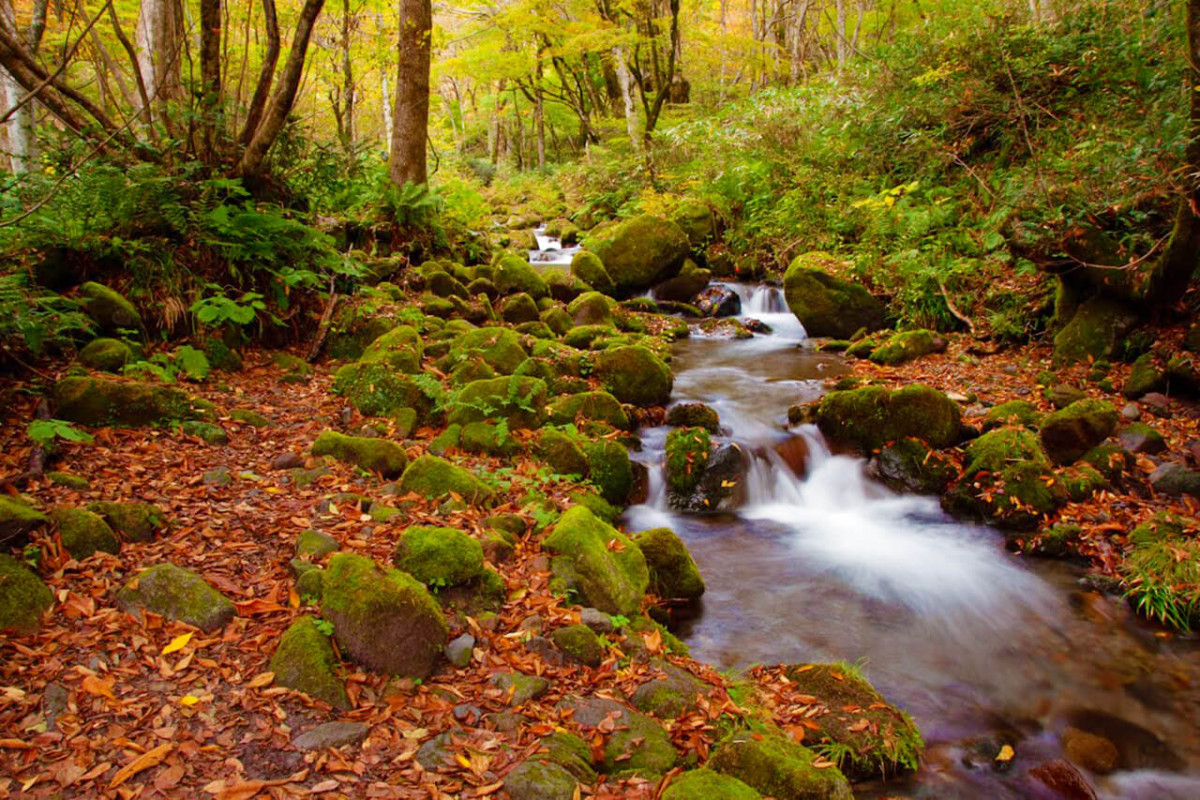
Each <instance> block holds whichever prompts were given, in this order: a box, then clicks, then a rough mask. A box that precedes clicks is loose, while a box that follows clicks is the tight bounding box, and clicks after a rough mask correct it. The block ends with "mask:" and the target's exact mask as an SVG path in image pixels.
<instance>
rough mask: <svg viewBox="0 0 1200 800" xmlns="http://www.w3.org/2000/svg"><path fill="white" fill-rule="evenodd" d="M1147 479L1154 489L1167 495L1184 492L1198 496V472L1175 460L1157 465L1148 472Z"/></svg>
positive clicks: (1180, 495)
mask: <svg viewBox="0 0 1200 800" xmlns="http://www.w3.org/2000/svg"><path fill="white" fill-rule="evenodd" d="M1149 480H1150V485H1151V486H1153V487H1154V491H1156V492H1159V493H1161V494H1165V495H1167V496H1169V497H1182V496H1183V495H1185V494H1190V495H1191V496H1192V497H1200V472H1197V471H1196V470H1194V469H1190V468H1189V467H1186V466H1184V465H1183V464H1180V463H1179V462H1177V461H1168V462H1166V463H1164V464H1161V465H1159V467H1158V469H1156V470H1154V472H1151V473H1150V478H1149Z"/></svg>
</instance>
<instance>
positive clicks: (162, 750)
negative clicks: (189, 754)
mask: <svg viewBox="0 0 1200 800" xmlns="http://www.w3.org/2000/svg"><path fill="white" fill-rule="evenodd" d="M174 749H175V745H173V744H160V745H159V746H158V747H156V748H154V749H153V750H147V751H146V752H145V753H142V754H141V755H140V756H138V757H137V758H135V759H134V760H133V761H131V762H130V763H128V764H126V765H125V766H123V767H121V769H119V770H117V774H116V775H114V776H113V779H112V780H111V781H110V782H109V784H108V788H110V789H115V788H117V787H118V786H120V785H121V784H122V783H124V782H125V781H127V780H129V779H130V778H132V777H133V776H134V775H137V774H138V773H139V772H143V771H145V770H148V769H150V768H151V767H156V766H158V765H159V764H161V763H162V762H163V759H164V758H166V757H167V755H168V754H169V753H170V752H171V751H172V750H174Z"/></svg>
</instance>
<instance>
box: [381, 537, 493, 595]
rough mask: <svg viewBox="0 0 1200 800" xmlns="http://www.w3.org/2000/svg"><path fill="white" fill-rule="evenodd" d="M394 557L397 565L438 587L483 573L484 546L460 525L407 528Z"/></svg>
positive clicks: (470, 579) (455, 583)
mask: <svg viewBox="0 0 1200 800" xmlns="http://www.w3.org/2000/svg"><path fill="white" fill-rule="evenodd" d="M393 558H394V561H395V564H396V566H397V567H399V568H400V569H402V570H404V571H405V572H407V573H408V574H409V575H412V576H413V577H414V578H416V579H417V580H419V581H420V582H421V583H423V584H425V585H426V586H431V587H433V588H435V589H442V588H446V587H450V586H458V585H460V584H464V583H467V582H469V581H472V580H474V579H476V578H478V577H479V576H480V575H482V574H483V546H482V545H480V544H479V542H477V541H476V540H474V539H472V538H471V537H470V536H468V535H467V534H465V533H463V532H462V531H460V530H457V529H456V528H437V527H432V526H427V525H414V526H413V527H411V528H406V529H405V530H404V532H403V533H401V534H400V538H399V540H397V542H396V552H395V555H394V556H393Z"/></svg>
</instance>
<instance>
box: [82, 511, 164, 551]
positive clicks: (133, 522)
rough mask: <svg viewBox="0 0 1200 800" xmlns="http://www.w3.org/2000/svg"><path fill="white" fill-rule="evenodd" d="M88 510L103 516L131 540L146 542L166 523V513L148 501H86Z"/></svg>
mask: <svg viewBox="0 0 1200 800" xmlns="http://www.w3.org/2000/svg"><path fill="white" fill-rule="evenodd" d="M88 510H89V511H94V512H95V513H97V514H99V515H100V516H102V517H104V519H105V520H107V521H108V524H109V525H110V526H112V528H113V529H114V530H116V531H118V532H120V533H122V534H124V536H125V538H126V539H129V540H130V541H133V542H148V541H150V540H151V539H153V538H154V534H155V533H157V532H158V531H160V530H162V529H163V528H165V527H166V525H167V516H166V514H165V513H163V511H162V509H160V508H159V507H158V506H156V505H152V504H150V503H114V502H108V501H101V502H96V503H88Z"/></svg>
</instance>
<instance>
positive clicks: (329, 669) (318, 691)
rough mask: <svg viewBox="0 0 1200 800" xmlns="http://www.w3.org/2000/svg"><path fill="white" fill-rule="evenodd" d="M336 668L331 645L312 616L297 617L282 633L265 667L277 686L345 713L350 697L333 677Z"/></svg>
mask: <svg viewBox="0 0 1200 800" xmlns="http://www.w3.org/2000/svg"><path fill="white" fill-rule="evenodd" d="M337 668H338V661H337V656H335V655H334V652H333V643H332V642H330V641H329V637H328V636H326V635H325V634H323V633H321V631H320V629H319V628H318V627H317V620H316V618H315V617H301V618H300V619H298V620H296V621H295V622H293V623H292V624H291V625H290V626H289V627H288V629H287V630H286V631H284V633H283V636H282V637H281V638H280V639H279V646H278V647H277V648H276V649H275V655H274V656H272V657H271V663H270V664H269V665H268V667H267V669H269V670H270V671H271V672H274V673H275V684H276V685H277V686H285V687H287V688H288V689H294V690H296V691H298V692H304V693H305V694H306V695H308V696H309V697H314V698H316V699H317V700H322V701H324V702H326V703H328V704H329V705H331V706H333V707H334V708H340V709H343V710H349V709H350V708H351V706H350V698H349V697H348V696H347V694H346V685H345V684H344V683H343V682H342V681H341V679H340V678H338V676H337Z"/></svg>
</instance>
